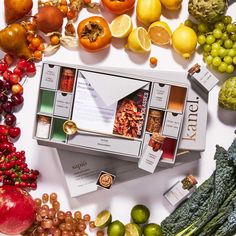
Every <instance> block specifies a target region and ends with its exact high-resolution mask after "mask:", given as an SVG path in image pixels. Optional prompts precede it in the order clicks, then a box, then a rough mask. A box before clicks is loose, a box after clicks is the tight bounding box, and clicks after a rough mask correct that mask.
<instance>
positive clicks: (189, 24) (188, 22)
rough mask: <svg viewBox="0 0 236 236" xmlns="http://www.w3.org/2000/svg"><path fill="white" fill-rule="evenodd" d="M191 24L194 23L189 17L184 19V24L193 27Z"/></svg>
mask: <svg viewBox="0 0 236 236" xmlns="http://www.w3.org/2000/svg"><path fill="white" fill-rule="evenodd" d="M193 24H194V23H193V22H192V21H191V20H190V19H187V20H185V21H184V25H186V26H188V27H190V28H192V27H193Z"/></svg>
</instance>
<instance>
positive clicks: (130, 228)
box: [125, 223, 142, 236]
mask: <svg viewBox="0 0 236 236" xmlns="http://www.w3.org/2000/svg"><path fill="white" fill-rule="evenodd" d="M141 235H142V229H141V227H140V226H139V225H137V224H135V223H129V224H127V225H126V226H125V236H141Z"/></svg>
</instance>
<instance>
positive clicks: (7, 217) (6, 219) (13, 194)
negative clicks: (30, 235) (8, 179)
mask: <svg viewBox="0 0 236 236" xmlns="http://www.w3.org/2000/svg"><path fill="white" fill-rule="evenodd" d="M0 216H1V217H0V232H1V233H4V234H8V235H14V234H20V233H22V232H24V231H25V230H26V229H28V228H29V227H30V226H31V225H32V223H33V222H34V220H35V216H36V206H35V203H34V200H33V198H32V197H31V196H30V194H29V193H28V192H26V191H24V190H22V189H20V188H17V187H15V186H11V185H5V186H1V187H0Z"/></svg>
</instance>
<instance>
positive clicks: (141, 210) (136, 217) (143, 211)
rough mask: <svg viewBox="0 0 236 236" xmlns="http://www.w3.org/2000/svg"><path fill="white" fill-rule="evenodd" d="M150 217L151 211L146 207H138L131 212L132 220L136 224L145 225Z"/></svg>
mask: <svg viewBox="0 0 236 236" xmlns="http://www.w3.org/2000/svg"><path fill="white" fill-rule="evenodd" d="M149 216H150V211H149V209H148V208H147V207H146V206H144V205H136V206H134V207H133V209H132V210H131V218H132V220H133V222H134V223H136V224H144V223H145V222H147V221H148V218H149Z"/></svg>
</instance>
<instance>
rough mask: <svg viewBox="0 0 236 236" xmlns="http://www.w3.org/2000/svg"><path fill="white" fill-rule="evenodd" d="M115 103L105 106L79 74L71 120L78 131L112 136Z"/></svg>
mask: <svg viewBox="0 0 236 236" xmlns="http://www.w3.org/2000/svg"><path fill="white" fill-rule="evenodd" d="M116 108H117V102H116V103H114V104H112V105H110V106H107V105H106V104H105V103H104V101H103V100H102V99H101V97H100V96H99V94H98V93H97V92H96V91H95V90H94V89H93V87H92V86H91V85H90V83H89V82H88V81H87V80H86V78H85V77H83V76H82V75H81V74H80V73H79V76H78V79H77V84H76V91H75V99H74V107H73V115H72V120H73V121H74V122H76V125H77V126H78V128H80V129H85V130H88V129H89V130H93V131H96V132H102V133H108V134H112V132H113V126H114V121H115V114H116Z"/></svg>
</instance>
